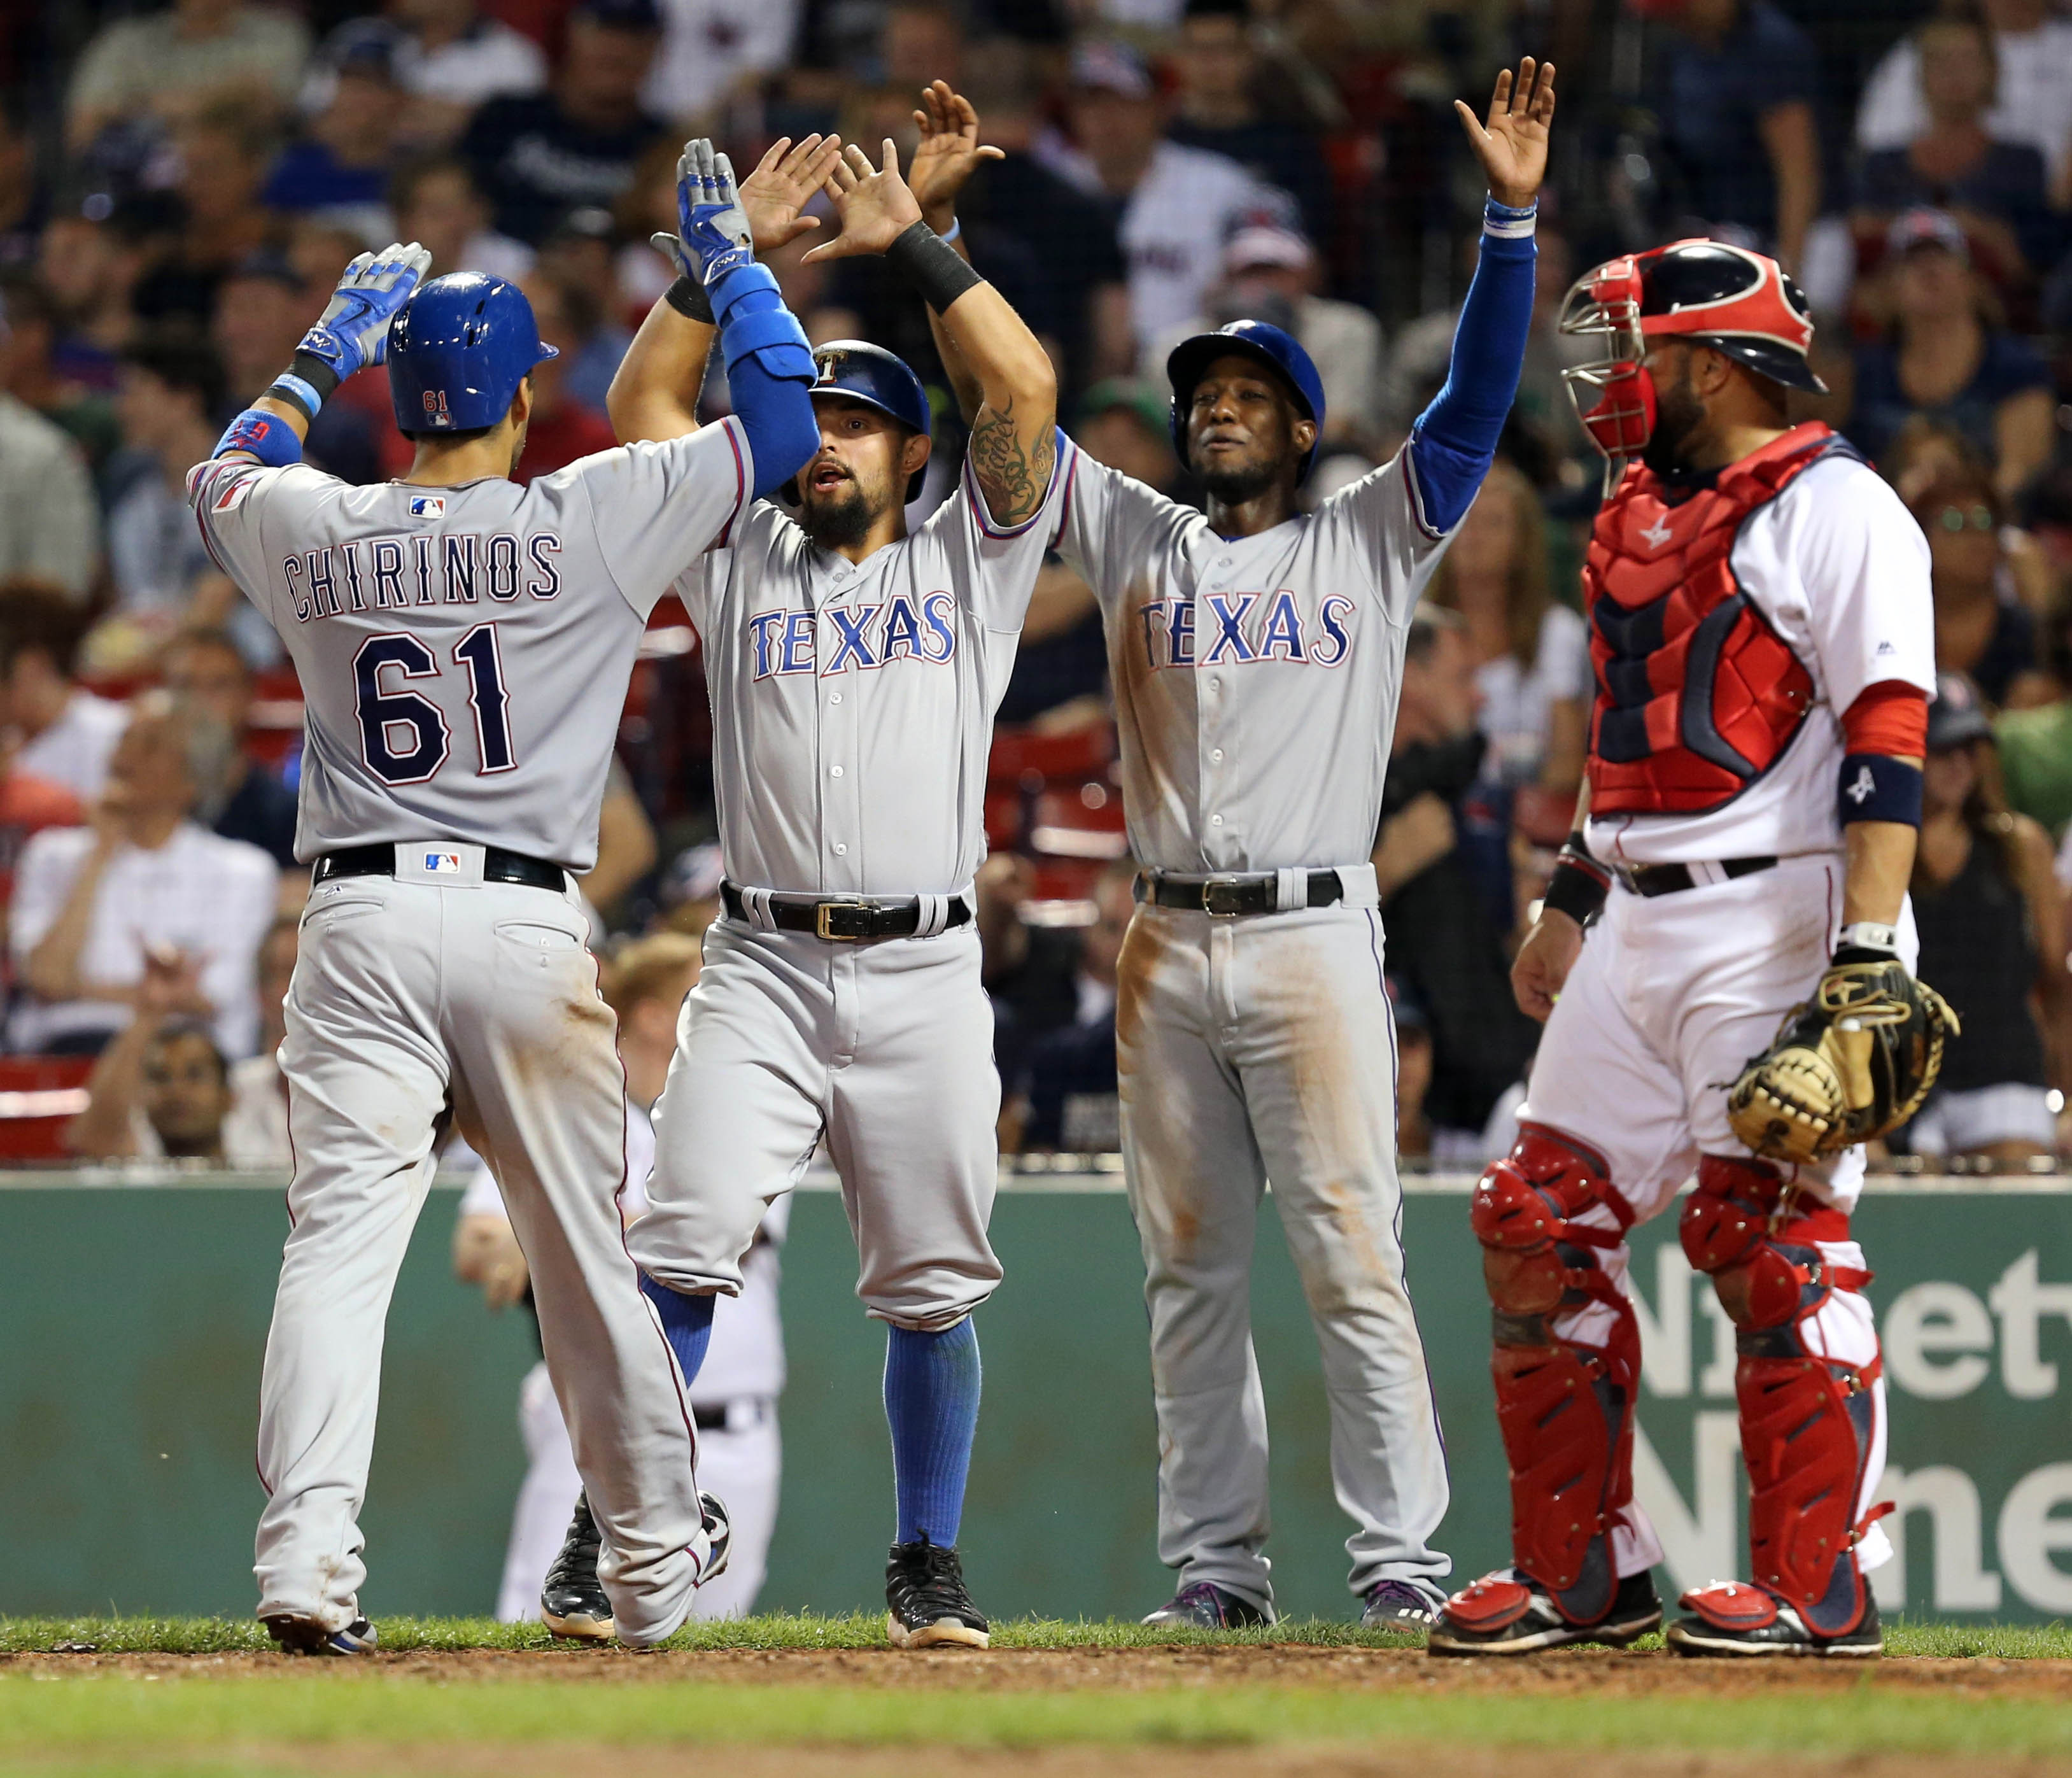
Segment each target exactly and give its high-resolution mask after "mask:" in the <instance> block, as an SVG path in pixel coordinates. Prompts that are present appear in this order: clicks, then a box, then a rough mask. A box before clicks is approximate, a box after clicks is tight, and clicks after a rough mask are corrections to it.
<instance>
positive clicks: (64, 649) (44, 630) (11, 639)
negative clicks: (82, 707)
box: [0, 574, 87, 679]
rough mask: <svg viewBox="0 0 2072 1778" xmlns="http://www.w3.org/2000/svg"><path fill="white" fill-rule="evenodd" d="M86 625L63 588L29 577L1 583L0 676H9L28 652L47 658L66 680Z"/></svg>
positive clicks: (72, 671)
mask: <svg viewBox="0 0 2072 1778" xmlns="http://www.w3.org/2000/svg"><path fill="white" fill-rule="evenodd" d="M86 631H87V622H86V617H85V615H84V613H83V612H82V611H80V610H79V608H78V607H76V606H75V605H74V604H73V603H72V601H71V600H70V599H68V598H67V597H66V596H65V594H64V589H63V588H62V587H60V586H55V585H53V584H52V583H51V582H49V581H47V580H39V579H37V578H35V576H33V575H31V574H14V575H11V576H10V577H9V578H7V579H6V580H4V581H0V673H8V672H11V671H12V670H13V669H14V661H15V659H16V657H17V656H19V655H21V654H23V652H27V650H30V649H34V650H35V651H36V652H38V653H39V654H42V655H45V656H48V658H49V660H50V663H51V666H53V667H54V668H56V669H57V671H58V672H59V673H60V674H61V675H62V676H63V677H65V678H67V679H70V678H72V677H73V676H74V674H75V673H76V671H77V669H78V666H79V645H80V642H81V641H82V640H84V637H85V635H86Z"/></svg>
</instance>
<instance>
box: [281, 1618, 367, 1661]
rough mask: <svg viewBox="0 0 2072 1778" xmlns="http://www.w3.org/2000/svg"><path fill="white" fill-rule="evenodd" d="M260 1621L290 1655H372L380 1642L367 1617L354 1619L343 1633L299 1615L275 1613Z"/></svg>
mask: <svg viewBox="0 0 2072 1778" xmlns="http://www.w3.org/2000/svg"><path fill="white" fill-rule="evenodd" d="M260 1621H261V1623H263V1624H265V1626H266V1633H267V1635H269V1636H271V1637H272V1638H273V1640H274V1641H275V1642H276V1643H277V1644H279V1646H280V1649H281V1652H282V1653H283V1654H287V1655H371V1654H372V1653H373V1652H374V1645H375V1644H376V1642H377V1641H379V1640H380V1638H379V1637H378V1636H376V1634H375V1631H374V1626H373V1625H372V1624H369V1623H368V1621H367V1620H366V1619H365V1618H364V1617H356V1618H355V1619H354V1620H352V1623H350V1624H347V1625H346V1627H345V1628H343V1630H327V1629H326V1628H324V1627H323V1625H322V1624H319V1623H318V1622H317V1620H315V1618H313V1617H304V1616H303V1615H302V1614H301V1613H300V1612H298V1611H276V1612H274V1613H273V1615H271V1616H269V1617H266V1618H262V1619H261V1620H260Z"/></svg>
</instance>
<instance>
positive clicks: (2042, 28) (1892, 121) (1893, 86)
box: [1856, 0, 2072, 201]
mask: <svg viewBox="0 0 2072 1778" xmlns="http://www.w3.org/2000/svg"><path fill="white" fill-rule="evenodd" d="M1983 10H1984V14H1985V18H1986V23H1988V25H1989V26H1991V27H1992V39H1993V47H1994V50H1995V52H1996V53H1995V58H1994V60H1995V64H1996V68H1995V75H1996V77H1995V80H1994V83H1993V93H1992V109H1991V110H1989V111H1988V112H1987V113H1985V115H1984V117H1982V118H1981V119H1980V120H1979V121H1981V122H1982V123H1983V124H1984V126H1985V128H1986V129H1987V130H1988V131H1989V132H1990V133H1991V134H1992V135H1993V136H1994V137H1995V138H1997V139H1998V140H2000V141H2002V142H2026V143H2028V144H2029V146H2030V147H2032V148H2033V149H2034V150H2036V151H2037V153H2038V154H2041V155H2042V156H2043V158H2044V159H2045V162H2046V163H2049V169H2050V178H2051V183H2052V185H2053V189H2061V190H2062V185H2063V182H2064V180H2065V179H2066V175H2067V173H2068V172H2072V22H2068V21H2067V20H2066V19H2053V18H2052V17H2050V16H2049V10H2048V7H2047V5H2046V0H1984V5H1983ZM1928 126H1929V108H1928V105H1927V102H1926V97H1925V95H1924V93H1923V92H1922V46H1921V39H1920V37H1919V35H1918V34H1915V33H1910V34H1909V35H1907V36H1905V37H1904V38H1902V39H1901V40H1900V41H1899V43H1897V45H1895V46H1894V47H1893V49H1892V50H1891V51H1890V52H1889V54H1888V55H1887V56H1885V60H1883V61H1881V62H1880V63H1879V64H1878V65H1877V68H1876V69H1875V70H1874V71H1873V73H1872V75H1871V77H1870V79H1869V80H1868V81H1867V82H1866V83H1865V84H1864V92H1863V97H1862V99H1861V101H1860V102H1859V103H1858V105H1857V107H1856V146H1858V147H1860V148H1861V149H1863V150H1864V151H1865V152H1866V153H1872V152H1875V151H1876V150H1879V149H1884V148H1904V147H1905V146H1907V145H1908V144H1909V143H1910V142H1912V141H1913V140H1914V138H1915V137H1917V136H1918V135H1919V134H1921V133H1922V131H1923V130H1926V129H1927V128H1928ZM2061 201H2062V200H2061Z"/></svg>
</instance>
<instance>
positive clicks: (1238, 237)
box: [1223, 216, 1317, 277]
mask: <svg viewBox="0 0 2072 1778" xmlns="http://www.w3.org/2000/svg"><path fill="white" fill-rule="evenodd" d="M1316 257H1317V255H1316V249H1314V248H1313V247H1312V246H1311V245H1309V237H1308V236H1307V235H1305V234H1304V233H1302V231H1301V229H1299V228H1290V227H1289V225H1288V224H1285V223H1283V222H1276V221H1271V220H1266V219H1264V218H1261V217H1253V216H1248V217H1246V218H1245V219H1244V220H1243V221H1242V222H1240V223H1239V224H1238V226H1237V227H1236V228H1234V229H1232V230H1231V237H1230V239H1229V241H1227V243H1226V244H1225V245H1224V247H1223V270H1224V271H1226V272H1227V273H1228V274H1231V276H1232V277H1235V276H1236V275H1237V274H1239V273H1240V272H1248V271H1252V270H1254V269H1256V267H1259V266H1262V265H1278V266H1285V267H1286V268H1288V269H1289V270H1292V271H1300V270H1302V269H1303V268H1304V267H1305V266H1307V265H1309V264H1310V262H1311V261H1313V260H1314V259H1315V258H1316Z"/></svg>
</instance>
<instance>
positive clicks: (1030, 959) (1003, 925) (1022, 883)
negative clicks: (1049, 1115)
mask: <svg viewBox="0 0 2072 1778" xmlns="http://www.w3.org/2000/svg"><path fill="white" fill-rule="evenodd" d="M1035 893H1036V866H1034V865H1033V864H1032V863H1030V861H1029V860H1028V859H1027V858H1024V857H1023V856H1022V854H1020V853H1019V852H994V853H991V854H988V856H987V858H986V860H985V862H984V863H983V864H981V865H980V866H979V867H978V874H977V875H976V878H975V879H973V881H972V895H973V896H974V897H975V898H976V903H977V925H978V940H979V950H980V957H981V959H982V961H981V963H980V969H981V973H982V976H983V979H984V981H985V991H986V994H987V995H988V996H989V998H990V999H991V1000H992V1002H993V1060H994V1063H995V1064H997V1067H998V1068H999V1069H1000V1079H1001V1089H1002V1093H1003V1103H1010V1102H1011V1101H1013V1100H1015V1099H1016V1098H1017V1096H1019V1095H1020V1093H1022V1089H1023V1086H1024V1084H1025V1082H1026V1078H1027V1064H1028V1058H1029V1056H1030V1052H1032V1051H1033V1050H1034V1048H1035V1047H1036V1045H1037V1043H1038V1042H1040V1041H1041V1040H1042V1039H1043V1038H1044V1037H1045V1036H1046V1035H1048V1034H1049V1033H1050V1032H1051V1031H1056V1030H1057V1029H1058V1028H1059V1027H1060V1026H1063V1025H1066V1024H1068V1023H1071V1019H1072V1017H1073V1015H1074V1013H1075V1011H1076V1010H1077V1008H1078V1006H1079V994H1078V990H1077V989H1076V988H1075V986H1073V978H1074V976H1075V972H1076V971H1077V969H1078V967H1079V930H1078V928H1074V927H1067V926H1032V925H1030V924H1029V923H1028V922H1027V921H1026V920H1024V919H1023V918H1022V906H1023V904H1024V903H1026V902H1028V901H1029V900H1030V899H1031V898H1033V897H1034V895H1035ZM1010 1146H1013V1145H1010Z"/></svg>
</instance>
